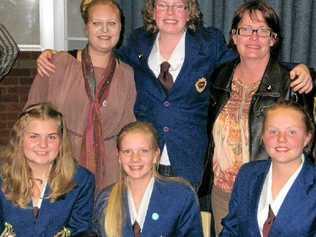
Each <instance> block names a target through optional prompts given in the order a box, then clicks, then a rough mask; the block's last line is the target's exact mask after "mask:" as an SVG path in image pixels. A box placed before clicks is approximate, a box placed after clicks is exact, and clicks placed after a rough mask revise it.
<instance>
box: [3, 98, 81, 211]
mask: <svg viewBox="0 0 316 237" xmlns="http://www.w3.org/2000/svg"><path fill="white" fill-rule="evenodd" d="M32 119H41V120H48V119H52V120H54V121H56V122H57V123H58V134H59V136H60V137H61V141H62V142H61V146H60V150H59V153H58V157H57V158H56V159H55V161H54V163H53V166H52V168H51V171H50V175H49V179H48V185H49V187H50V189H51V193H50V195H49V196H48V197H47V198H49V199H50V200H51V201H52V202H54V201H56V200H57V199H59V198H61V197H62V196H64V195H65V194H67V193H68V192H70V191H71V190H72V189H73V188H74V185H75V184H74V181H73V178H74V174H75V169H76V162H75V160H74V159H73V158H72V154H71V147H70V141H69V138H68V135H67V129H66V127H65V124H64V121H63V116H62V114H61V113H60V112H58V111H57V110H56V109H55V108H54V107H53V106H52V105H51V104H49V103H41V104H36V105H31V106H29V107H28V108H26V109H25V111H24V112H23V113H22V114H21V115H20V116H19V118H18V120H17V121H16V122H15V124H14V126H13V128H12V129H11V133H10V139H9V144H8V145H7V146H6V147H5V148H4V149H3V150H2V151H1V154H0V161H1V164H0V176H1V179H2V184H1V186H2V191H3V193H4V195H5V197H6V198H7V199H8V200H9V201H11V202H12V203H14V204H15V205H17V206H18V207H21V208H26V207H27V204H28V203H29V202H30V201H31V198H32V188H33V180H32V171H31V168H30V166H29V165H28V162H27V160H26V158H25V155H24V151H23V137H24V132H25V128H26V127H27V125H28V124H29V123H30V121H31V120H32Z"/></svg>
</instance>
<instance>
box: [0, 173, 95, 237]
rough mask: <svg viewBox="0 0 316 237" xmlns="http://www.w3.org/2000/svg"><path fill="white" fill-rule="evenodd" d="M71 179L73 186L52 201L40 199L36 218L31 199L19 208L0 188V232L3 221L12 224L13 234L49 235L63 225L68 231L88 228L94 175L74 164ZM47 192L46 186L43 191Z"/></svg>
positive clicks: (76, 232)
mask: <svg viewBox="0 0 316 237" xmlns="http://www.w3.org/2000/svg"><path fill="white" fill-rule="evenodd" d="M1 182H2V181H1ZM75 183H76V186H75V188H74V189H73V190H72V191H71V192H70V193H68V194H67V195H66V196H65V197H64V198H62V199H59V200H58V201H56V202H50V201H49V200H48V199H44V200H43V202H42V205H41V209H40V212H39V216H38V218H37V219H36V218H35V217H34V215H33V212H32V204H31V203H30V205H29V207H28V208H19V207H17V206H15V205H13V204H12V203H11V202H10V201H8V200H7V199H6V198H5V196H4V194H3V192H2V191H0V205H1V210H0V219H1V232H2V231H3V228H4V226H3V225H4V223H5V222H7V223H9V224H11V225H12V226H13V229H14V231H15V233H16V236H17V237H40V236H41V237H53V236H54V235H55V234H57V233H58V232H59V231H61V230H62V229H63V227H66V228H68V229H69V230H70V231H71V233H72V235H76V234H78V233H80V232H84V231H88V230H91V227H92V213H93V199H94V198H93V196H94V186H95V184H94V176H93V174H91V173H90V172H89V171H88V170H86V169H85V168H82V167H78V168H77V171H76V175H75ZM49 192H50V190H49V187H47V188H46V191H45V195H46V196H47V195H49ZM1 232H0V233H1Z"/></svg>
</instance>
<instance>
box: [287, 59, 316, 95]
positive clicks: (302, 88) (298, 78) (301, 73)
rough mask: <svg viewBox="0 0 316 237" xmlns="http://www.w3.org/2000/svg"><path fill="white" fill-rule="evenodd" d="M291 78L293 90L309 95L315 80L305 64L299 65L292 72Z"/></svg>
mask: <svg viewBox="0 0 316 237" xmlns="http://www.w3.org/2000/svg"><path fill="white" fill-rule="evenodd" d="M290 78H291V79H292V80H293V81H292V83H291V88H292V90H294V91H297V92H299V93H300V94H303V93H306V94H307V93H309V92H310V91H311V90H312V89H313V80H312V76H311V73H310V70H309V69H308V67H307V66H306V65H305V64H298V65H297V66H295V67H294V68H293V69H292V70H291V71H290Z"/></svg>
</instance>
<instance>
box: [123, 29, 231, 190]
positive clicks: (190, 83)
mask: <svg viewBox="0 0 316 237" xmlns="http://www.w3.org/2000/svg"><path fill="white" fill-rule="evenodd" d="M155 39H156V34H152V33H149V32H146V31H145V30H144V28H139V29H136V30H135V31H134V32H133V33H132V34H131V37H130V38H129V40H128V41H127V45H126V46H125V47H123V48H121V49H120V50H119V51H118V53H119V56H121V57H122V59H123V60H124V61H126V62H127V63H128V64H129V65H131V66H132V67H133V69H134V76H135V82H136V90H137V98H136V103H135V109H134V112H135V115H136V118H137V119H138V120H142V121H147V122H150V123H152V124H153V125H154V127H155V128H156V129H157V131H158V134H159V138H160V148H161V149H162V147H163V145H164V144H167V149H168V155H169V159H170V163H171V166H172V169H173V172H174V173H175V175H176V176H181V177H184V178H186V179H188V180H189V181H190V182H191V183H192V184H194V185H196V186H197V185H198V184H199V183H200V181H201V178H202V173H203V161H204V158H205V156H206V151H207V146H208V135H207V112H208V104H209V97H210V95H209V90H208V84H209V83H212V82H208V83H206V86H205V88H203V86H202V87H201V88H202V90H201V91H200V92H199V91H198V89H197V87H198V83H199V82H203V81H204V80H205V81H206V75H207V74H210V73H212V72H213V71H214V69H215V68H216V67H217V66H218V65H220V64H222V63H224V62H226V61H230V60H232V59H233V58H234V57H235V54H234V53H233V51H232V50H229V49H228V48H227V46H226V42H225V39H224V37H223V35H222V33H221V32H220V31H219V30H217V29H215V28H203V27H201V28H200V29H198V30H197V31H196V32H192V31H191V30H188V31H187V33H186V38H185V59H184V62H183V66H182V68H181V71H180V73H179V75H178V77H177V79H176V81H175V84H174V86H173V87H172V89H171V91H170V92H169V94H168V95H167V94H166V93H165V91H164V89H163V87H162V85H161V84H160V82H159V80H158V79H157V78H156V76H155V75H154V73H153V72H152V71H151V69H150V68H149V66H148V57H149V55H150V52H151V50H152V48H153V46H154V43H155ZM202 85H203V83H202Z"/></svg>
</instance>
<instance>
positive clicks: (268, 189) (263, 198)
mask: <svg viewBox="0 0 316 237" xmlns="http://www.w3.org/2000/svg"><path fill="white" fill-rule="evenodd" d="M304 160H305V158H304V155H302V158H301V164H300V166H299V168H298V169H297V170H296V171H295V172H294V173H293V174H292V175H291V177H290V178H289V179H288V181H287V182H286V184H285V185H284V186H283V187H282V189H281V190H280V191H279V193H278V195H277V196H276V198H275V199H274V200H273V198H272V165H273V164H272V163H271V166H270V168H269V172H268V174H267V176H266V178H265V181H264V184H263V187H262V191H261V194H260V200H259V204H258V212H257V220H258V225H259V230H260V234H261V236H262V230H263V225H264V222H265V221H266V220H267V218H268V213H269V206H271V209H272V211H273V214H274V215H275V216H277V214H278V212H279V209H280V207H281V205H282V203H283V201H284V199H285V197H286V195H287V193H288V192H289V190H290V188H291V187H292V185H293V183H294V181H295V180H296V178H297V176H298V175H299V173H300V172H301V170H302V167H303V164H304Z"/></svg>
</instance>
